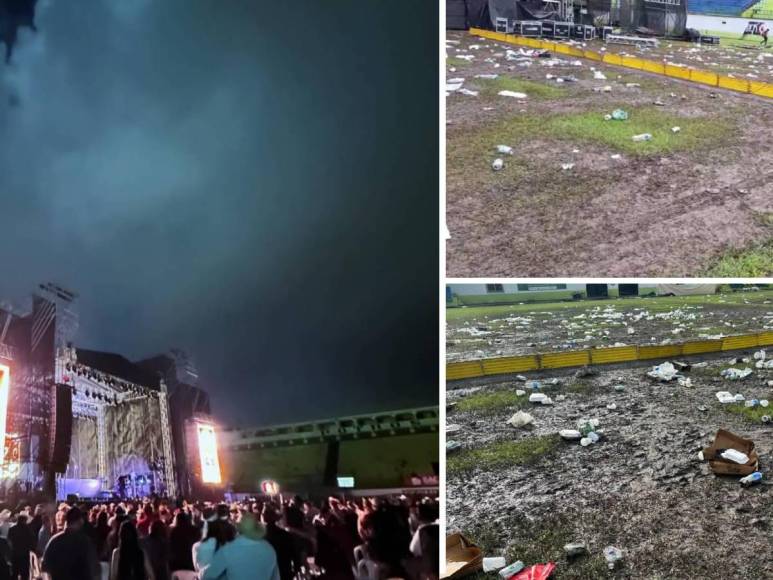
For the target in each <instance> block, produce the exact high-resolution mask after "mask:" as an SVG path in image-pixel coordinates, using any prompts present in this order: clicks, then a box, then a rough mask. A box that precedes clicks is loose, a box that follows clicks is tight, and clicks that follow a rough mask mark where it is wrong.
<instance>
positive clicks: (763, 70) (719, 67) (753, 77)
mask: <svg viewBox="0 0 773 580" xmlns="http://www.w3.org/2000/svg"><path fill="white" fill-rule="evenodd" d="M725 42H726V41H725V40H724V39H723V43H725ZM576 45H577V46H583V47H585V46H587V48H588V49H589V50H595V51H596V52H610V53H615V54H622V55H628V56H635V57H639V58H646V59H648V60H654V61H656V62H663V63H666V64H672V65H677V66H686V67H690V68H694V69H699V70H705V71H710V72H715V73H718V74H722V75H726V76H729V77H734V78H737V79H744V80H748V81H764V82H771V81H773V48H770V47H769V48H760V47H759V45H758V44H756V43H753V42H750V43H749V44H748V48H741V47H740V46H733V45H729V43H726V44H720V45H719V46H715V45H705V44H704V45H701V46H698V45H696V44H693V43H690V42H671V41H661V42H660V43H659V45H658V46H657V47H653V48H649V47H646V48H644V47H642V48H636V47H633V46H626V45H620V44H605V43H604V42H602V41H600V40H593V41H590V42H588V43H587V45H581V44H580V43H576Z"/></svg>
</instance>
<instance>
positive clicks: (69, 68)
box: [0, 0, 439, 425]
mask: <svg viewBox="0 0 773 580" xmlns="http://www.w3.org/2000/svg"><path fill="white" fill-rule="evenodd" d="M37 25H38V32H37V33H33V32H31V31H29V30H23V31H21V33H20V37H19V43H18V45H17V47H16V49H15V53H14V56H13V59H12V62H11V64H10V65H5V64H2V62H0V240H1V241H0V264H2V272H3V275H2V278H0V296H2V297H3V298H8V299H10V300H12V301H16V302H17V303H18V301H20V300H22V299H23V298H24V297H25V296H28V295H29V293H30V291H32V290H33V289H34V288H35V287H36V285H37V283H38V282H43V281H54V282H57V283H59V284H61V285H63V286H65V287H66V288H68V289H71V290H73V291H75V292H77V293H79V295H80V298H79V312H80V332H79V334H78V337H77V339H76V343H77V344H78V345H79V346H82V347H84V348H93V349H98V350H106V351H113V352H119V353H121V354H124V355H125V356H127V357H129V358H132V359H138V358H142V357H146V356H150V355H153V354H156V353H158V352H163V351H166V350H167V349H168V348H169V347H172V346H178V347H181V348H183V349H186V350H188V351H189V352H190V353H191V355H192V356H193V358H194V361H195V363H196V365H197V367H198V369H199V372H200V374H201V386H203V387H204V388H205V389H207V390H208V391H209V392H210V394H211V396H212V401H213V407H214V409H213V410H214V414H215V416H216V417H217V418H218V419H219V420H221V421H222V422H223V423H227V424H240V425H263V424H270V423H277V422H287V421H302V420H307V419H314V418H326V417H334V416H337V415H344V414H350V413H360V412H361V413H365V412H371V411H379V410H388V409H395V408H402V407H410V406H417V405H427V404H437V394H438V385H437V368H438V339H437V332H438V305H437V302H438V270H439V268H438V161H437V160H438V137H437V135H438V133H437V131H438V124H437V123H438V108H437V105H438V89H437V86H438V69H437V66H438V34H437V5H436V4H435V3H429V4H426V3H424V4H422V3H419V4H416V3H413V2H408V1H399V2H362V0H359V1H341V2H338V1H334V2H319V1H309V2H275V3H273V4H272V5H269V3H267V2H258V1H255V0H253V1H241V0H229V1H227V2H223V1H215V0H211V1H203V0H163V1H162V0H158V1H153V0H79V1H78V2H67V1H65V0H40V2H39V4H38V14H37Z"/></svg>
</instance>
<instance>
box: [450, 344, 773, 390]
mask: <svg viewBox="0 0 773 580" xmlns="http://www.w3.org/2000/svg"><path fill="white" fill-rule="evenodd" d="M770 345H773V332H761V333H758V334H746V335H741V336H728V337H725V338H723V339H722V340H692V341H689V342H685V343H679V344H658V345H640V346H616V347H612V348H591V349H587V350H573V351H566V352H549V353H545V354H536V355H523V356H508V357H497V358H489V359H483V360H476V361H467V362H453V363H447V364H446V379H447V380H449V381H455V380H459V379H471V378H475V377H482V376H491V375H502V374H513V373H519V372H525V371H536V370H541V369H559V368H567V367H579V366H585V365H589V364H612V363H620V362H631V361H636V360H651V359H657V358H662V359H667V358H673V357H678V356H682V355H684V356H686V355H692V354H702V353H710V352H724V351H728V350H742V349H749V348H757V347H758V346H770Z"/></svg>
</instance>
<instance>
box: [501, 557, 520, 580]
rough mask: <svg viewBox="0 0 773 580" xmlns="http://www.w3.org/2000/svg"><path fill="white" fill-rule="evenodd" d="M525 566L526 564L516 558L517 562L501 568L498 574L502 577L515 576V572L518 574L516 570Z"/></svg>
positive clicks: (518, 570)
mask: <svg viewBox="0 0 773 580" xmlns="http://www.w3.org/2000/svg"><path fill="white" fill-rule="evenodd" d="M525 567H526V564H524V563H523V562H521V561H520V560H518V561H517V562H513V563H512V564H510V565H509V566H506V567H504V568H502V569H501V570H500V571H499V575H500V576H501V577H502V578H510V577H511V576H515V575H516V574H518V572H520V571H521V570H523V569H524V568H525Z"/></svg>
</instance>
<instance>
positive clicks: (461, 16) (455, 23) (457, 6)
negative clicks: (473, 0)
mask: <svg viewBox="0 0 773 580" xmlns="http://www.w3.org/2000/svg"><path fill="white" fill-rule="evenodd" d="M467 28H468V26H467V3H466V2H465V1H464V0H446V30H467Z"/></svg>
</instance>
